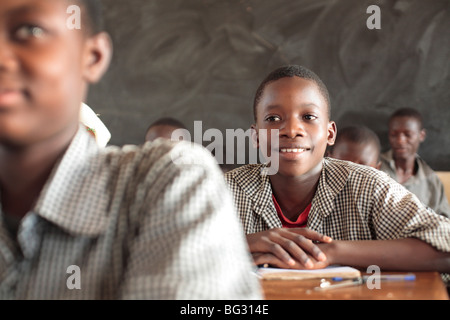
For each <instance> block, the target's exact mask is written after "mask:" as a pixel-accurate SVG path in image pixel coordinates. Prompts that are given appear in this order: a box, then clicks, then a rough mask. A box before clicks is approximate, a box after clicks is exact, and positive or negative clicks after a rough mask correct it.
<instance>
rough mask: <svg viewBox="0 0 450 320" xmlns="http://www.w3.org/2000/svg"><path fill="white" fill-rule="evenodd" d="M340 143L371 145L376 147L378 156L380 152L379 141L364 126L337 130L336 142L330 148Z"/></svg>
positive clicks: (375, 135) (374, 134)
mask: <svg viewBox="0 0 450 320" xmlns="http://www.w3.org/2000/svg"><path fill="white" fill-rule="evenodd" d="M341 141H348V142H354V143H357V144H370V143H372V144H373V145H374V146H375V147H376V149H377V153H378V155H379V154H380V152H381V143H380V139H379V138H378V136H377V134H376V133H375V132H373V131H372V130H371V129H369V128H368V127H366V126H362V125H359V126H348V127H345V128H343V129H341V130H338V134H337V136H336V141H335V143H334V146H333V147H332V148H334V147H336V146H337V145H338V144H339V143H340V142H341ZM332 148H331V150H332Z"/></svg>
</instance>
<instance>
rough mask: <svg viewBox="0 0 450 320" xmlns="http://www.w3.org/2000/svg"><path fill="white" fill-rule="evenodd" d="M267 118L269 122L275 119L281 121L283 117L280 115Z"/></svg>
mask: <svg viewBox="0 0 450 320" xmlns="http://www.w3.org/2000/svg"><path fill="white" fill-rule="evenodd" d="M265 120H266V121H268V122H274V121H280V120H281V119H280V117H279V116H268V117H266V119H265Z"/></svg>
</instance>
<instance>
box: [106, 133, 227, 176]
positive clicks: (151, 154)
mask: <svg viewBox="0 0 450 320" xmlns="http://www.w3.org/2000/svg"><path fill="white" fill-rule="evenodd" d="M104 156H105V157H106V159H105V161H106V162H108V163H111V164H113V165H114V166H117V167H121V166H130V165H131V166H135V167H136V168H138V167H139V168H140V169H139V171H140V172H142V171H149V170H152V171H155V172H164V171H167V170H171V169H174V170H181V168H186V167H192V166H195V167H203V168H204V170H214V171H217V169H218V165H217V163H216V162H215V161H214V158H213V157H212V156H211V154H210V153H209V152H208V150H206V149H205V148H203V147H202V146H200V145H198V144H195V143H191V142H185V141H179V142H178V141H175V142H174V141H170V140H168V139H163V138H160V139H157V140H155V141H153V142H146V143H145V144H143V145H125V146H123V147H116V146H111V147H107V148H105V150H104Z"/></svg>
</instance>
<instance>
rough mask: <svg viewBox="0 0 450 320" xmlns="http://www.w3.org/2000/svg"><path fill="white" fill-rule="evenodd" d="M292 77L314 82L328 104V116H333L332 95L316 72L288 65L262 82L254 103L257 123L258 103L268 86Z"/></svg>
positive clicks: (275, 71) (276, 70)
mask: <svg viewBox="0 0 450 320" xmlns="http://www.w3.org/2000/svg"><path fill="white" fill-rule="evenodd" d="M292 77H299V78H302V79H306V80H310V81H312V82H314V83H315V84H316V85H317V87H318V88H319V91H320V93H321V94H322V96H323V97H324V99H325V101H326V103H327V108H328V116H330V115H331V100H330V94H329V93H328V89H327V87H326V86H325V84H324V83H323V82H322V80H320V78H319V76H317V75H316V74H315V73H314V72H312V71H311V70H309V69H307V68H305V67H302V66H299V65H287V66H282V67H280V68H278V69H275V70H274V71H272V72H271V73H269V75H268V76H267V77H266V78H265V79H264V80H263V81H262V83H261V84H260V85H259V87H258V89H257V90H256V94H255V100H254V102H253V115H254V117H255V121H256V107H257V106H258V103H259V102H260V100H261V97H262V95H263V93H264V89H265V88H266V86H267V85H268V84H270V83H271V82H274V81H277V80H279V79H282V78H292Z"/></svg>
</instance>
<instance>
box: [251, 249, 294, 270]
mask: <svg viewBox="0 0 450 320" xmlns="http://www.w3.org/2000/svg"><path fill="white" fill-rule="evenodd" d="M253 261H254V263H255V264H256V265H264V264H267V265H269V266H271V267H276V268H283V269H290V268H292V266H291V265H288V264H286V263H284V262H283V261H282V260H280V259H278V257H276V256H274V255H273V254H271V253H255V254H253Z"/></svg>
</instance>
